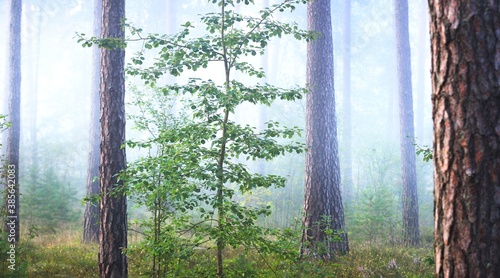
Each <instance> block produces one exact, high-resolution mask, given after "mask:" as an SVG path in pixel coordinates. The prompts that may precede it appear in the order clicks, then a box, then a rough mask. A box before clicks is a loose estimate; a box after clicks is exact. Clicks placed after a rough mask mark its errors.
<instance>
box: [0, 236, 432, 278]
mask: <svg viewBox="0 0 500 278" xmlns="http://www.w3.org/2000/svg"><path fill="white" fill-rule="evenodd" d="M130 242H131V243H130V245H131V246H133V245H134V242H136V243H137V242H138V239H137V238H130ZM4 251H5V250H2V254H1V255H0V257H2V261H1V262H0V270H1V271H0V277H85V278H90V277H99V275H98V266H97V254H98V251H99V246H98V245H97V244H82V243H81V232H77V231H64V232H59V233H55V234H46V235H38V236H36V237H34V238H31V239H26V240H24V241H23V242H22V243H21V244H20V245H19V246H18V247H17V253H18V254H17V257H16V265H17V270H16V271H15V272H13V271H11V270H8V269H7V266H8V265H7V262H6V260H5V259H4V258H3V257H4V256H5V253H6V252H4ZM225 256H226V260H225V269H226V275H227V276H228V277H349V278H351V277H434V263H433V261H434V259H433V251H432V246H431V245H429V244H427V246H422V247H418V248H407V247H403V246H397V245H394V246H390V245H381V244H362V243H351V244H350V253H349V254H348V255H345V256H338V257H337V258H335V260H333V261H329V262H322V261H316V260H298V259H295V260H286V261H284V260H283V259H279V258H272V257H265V258H264V257H263V256H261V255H260V254H258V253H257V252H253V251H249V252H245V251H239V250H228V251H227V252H226V254H225ZM128 260H129V277H132V278H133V277H151V275H150V274H149V273H150V272H149V269H150V265H151V264H150V262H149V260H148V257H147V256H145V254H144V253H142V252H141V251H134V250H131V251H130V252H129V254H128ZM170 268H172V271H173V272H175V274H172V275H168V276H166V277H214V276H215V275H214V274H215V272H216V265H215V256H214V255H213V252H212V251H210V250H198V251H197V253H195V254H194V255H193V256H192V257H190V258H188V259H185V260H180V259H179V260H178V261H177V262H174V263H173V264H171V265H170Z"/></svg>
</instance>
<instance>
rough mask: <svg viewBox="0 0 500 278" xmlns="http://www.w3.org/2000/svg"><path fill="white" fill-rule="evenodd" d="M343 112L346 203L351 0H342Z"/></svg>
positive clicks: (346, 190)
mask: <svg viewBox="0 0 500 278" xmlns="http://www.w3.org/2000/svg"><path fill="white" fill-rule="evenodd" d="M342 43H343V50H344V57H343V58H344V64H343V71H344V75H343V79H344V80H343V81H344V94H343V104H342V107H343V113H344V117H343V120H344V125H343V129H344V130H343V132H342V139H343V141H344V142H343V144H342V145H343V146H344V177H343V180H344V182H343V185H344V186H343V189H344V191H343V198H344V202H345V204H348V203H349V201H350V200H351V197H352V186H353V184H352V130H351V0H344V34H343V42H342Z"/></svg>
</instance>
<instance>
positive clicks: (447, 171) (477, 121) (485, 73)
mask: <svg viewBox="0 0 500 278" xmlns="http://www.w3.org/2000/svg"><path fill="white" fill-rule="evenodd" d="M429 7H430V31H431V32H430V33H431V50H432V71H431V77H432V88H433V93H432V103H433V108H432V109H433V122H434V164H435V175H434V177H435V178H434V200H435V204H434V216H435V244H434V247H435V254H436V275H437V276H438V277H491V278H493V277H500V3H499V2H498V1H467V2H463V1H458V0H447V1H436V0H430V1H429Z"/></svg>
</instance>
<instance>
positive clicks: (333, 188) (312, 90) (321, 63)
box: [301, 0, 348, 259]
mask: <svg viewBox="0 0 500 278" xmlns="http://www.w3.org/2000/svg"><path fill="white" fill-rule="evenodd" d="M307 22H308V29H309V30H311V31H316V32H318V33H319V38H318V39H317V40H314V41H311V42H309V43H308V44H307V83H308V84H309V86H310V87H309V94H307V105H306V144H307V148H308V151H307V154H306V180H305V182H306V184H305V200H304V210H305V215H304V219H303V225H304V232H303V235H302V241H301V242H302V244H301V255H307V254H309V255H313V256H319V257H320V258H322V259H330V258H332V257H333V256H334V255H335V253H346V252H348V243H347V233H346V232H345V225H344V209H343V205H342V196H341V187H340V166H339V157H338V143H337V123H336V119H335V95H334V87H333V40H332V26H331V15H330V1H328V0H315V1H312V2H309V3H308V6H307ZM329 231H335V232H337V233H339V235H340V238H341V241H333V240H332V238H330V237H329V236H328V232H329Z"/></svg>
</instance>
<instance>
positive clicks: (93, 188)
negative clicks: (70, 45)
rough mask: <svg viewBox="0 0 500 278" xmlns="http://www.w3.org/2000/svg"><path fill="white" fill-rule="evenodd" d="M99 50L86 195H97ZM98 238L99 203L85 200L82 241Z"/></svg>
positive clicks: (97, 3) (97, 28) (98, 6)
mask: <svg viewBox="0 0 500 278" xmlns="http://www.w3.org/2000/svg"><path fill="white" fill-rule="evenodd" d="M101 14H102V3H101V0H94V36H95V37H99V36H100V35H101V24H102V20H101V19H102V15H101ZM99 79H100V50H99V48H98V47H97V46H96V45H94V46H93V49H92V85H91V86H92V87H91V92H90V128H89V130H90V131H89V141H90V144H89V157H88V165H87V167H88V168H87V196H89V197H92V196H96V195H99V154H100V149H99V144H100V141H99V128H100V127H99V114H100V111H99V109H100V107H99V103H100V100H99V85H100V82H99ZM98 240H99V203H98V202H87V204H86V205H85V213H84V221H83V242H97V241H98Z"/></svg>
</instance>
